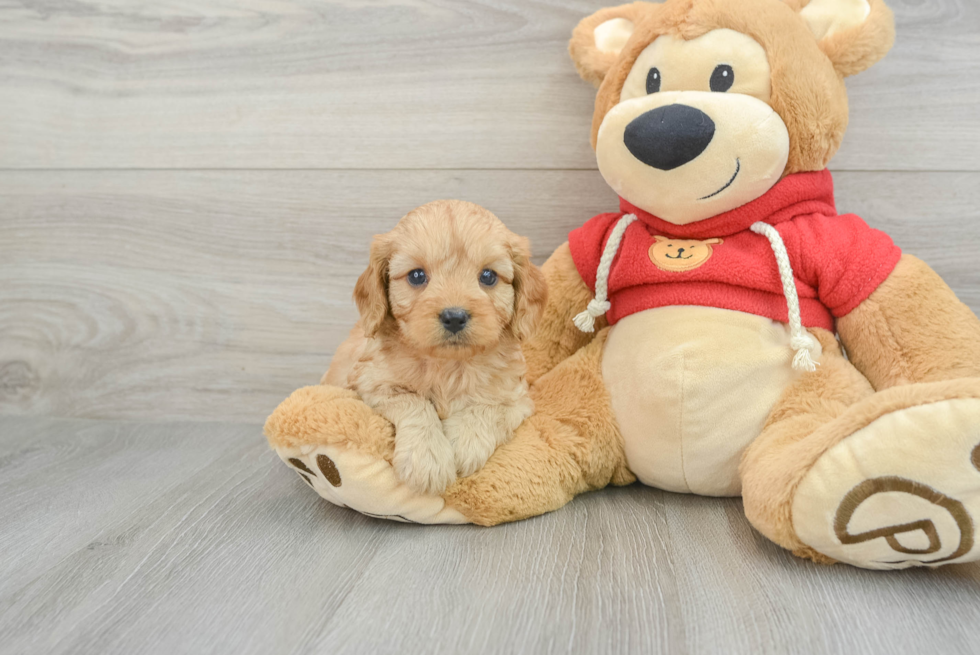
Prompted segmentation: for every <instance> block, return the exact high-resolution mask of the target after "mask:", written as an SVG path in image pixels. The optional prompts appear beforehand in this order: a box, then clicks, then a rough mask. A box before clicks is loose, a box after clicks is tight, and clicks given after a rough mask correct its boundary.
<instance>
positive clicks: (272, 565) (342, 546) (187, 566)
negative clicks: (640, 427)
mask: <svg viewBox="0 0 980 655" xmlns="http://www.w3.org/2000/svg"><path fill="white" fill-rule="evenodd" d="M0 497H2V498H3V499H4V502H3V503H2V504H0V552H2V553H3V557H2V558H0V617H2V619H0V652H2V653H4V654H6V653H10V654H14V653H46V654H51V655H54V654H58V653H64V654H66V655H68V654H71V655H75V654H78V653H104V654H107V655H108V654H114V653H126V654H130V653H141V654H156V653H160V654H163V655H172V654H173V653H238V654H241V655H244V654H247V653H255V654H261V655H265V654H269V653H348V652H358V653H626V652H630V653H752V654H757V653H790V652H809V653H845V654H853V653H921V652H929V653H944V654H953V653H964V654H966V653H976V652H977V636H978V626H980V567H978V566H976V565H959V566H950V567H947V568H944V569H941V570H938V571H921V570H918V571H905V572H889V573H878V572H871V571H864V570H859V569H854V568H850V567H846V566H834V567H823V566H817V565H814V564H810V563H807V562H804V561H801V560H798V559H796V558H794V557H793V556H792V555H790V554H789V553H787V552H785V551H783V550H781V549H779V548H778V547H776V546H775V545H773V544H771V543H770V542H768V541H766V540H765V539H764V538H762V537H761V536H759V535H758V534H757V533H755V532H754V531H753V530H752V528H751V527H750V526H749V525H748V523H747V522H746V520H745V518H744V516H743V515H742V511H741V503H740V502H739V501H738V500H733V499H728V500H719V499H711V498H700V497H696V496H685V495H676V494H670V493H666V492H661V491H656V490H653V489H649V488H646V487H641V486H638V485H634V486H632V487H628V488H625V489H610V490H605V491H602V492H599V493H593V494H589V495H586V496H584V497H582V498H579V499H577V500H576V501H575V502H573V503H571V504H570V505H568V506H567V507H566V508H565V509H563V510H560V511H558V512H555V513H553V514H549V515H547V516H542V517H539V518H536V519H532V520H530V521H525V522H522V523H516V524H511V525H505V526H501V527H498V528H491V529H487V528H478V527H473V526H462V527H450V526H442V527H428V526H415V525H405V524H400V523H389V522H379V521H376V520H374V519H370V518H367V517H364V516H361V515H359V514H357V513H355V512H353V511H351V510H347V509H340V508H337V507H334V506H333V505H330V504H329V503H327V502H326V501H322V500H320V499H319V497H317V496H314V495H313V494H311V493H310V492H309V489H308V488H307V487H306V485H305V484H303V482H302V481H300V479H299V478H298V477H297V476H296V475H294V474H292V473H291V472H290V471H288V470H287V469H286V468H285V467H283V466H281V465H280V464H279V463H278V459H277V458H276V457H275V455H274V454H273V453H271V452H270V451H269V450H268V448H267V447H266V446H265V444H264V443H263V440H262V438H261V433H260V429H259V427H258V426H250V425H229V424H216V423H202V422H196V423H171V424H159V423H151V424H147V423H131V422H115V423H105V422H101V421H86V420H77V419H76V420H66V419H38V418H13V417H9V418H2V419H0Z"/></svg>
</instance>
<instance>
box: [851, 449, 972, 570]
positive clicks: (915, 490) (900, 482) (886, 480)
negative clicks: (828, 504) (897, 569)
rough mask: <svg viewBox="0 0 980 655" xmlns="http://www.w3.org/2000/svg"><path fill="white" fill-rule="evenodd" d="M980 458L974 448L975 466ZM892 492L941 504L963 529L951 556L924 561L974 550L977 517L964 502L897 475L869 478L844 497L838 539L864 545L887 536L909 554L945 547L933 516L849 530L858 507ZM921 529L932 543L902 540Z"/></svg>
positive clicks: (934, 551)
mask: <svg viewBox="0 0 980 655" xmlns="http://www.w3.org/2000/svg"><path fill="white" fill-rule="evenodd" d="M978 457H980V446H978V447H977V449H975V450H974V451H973V461H974V464H975V465H976V464H977V459H978ZM978 468H980V467H978ZM890 492H891V493H895V492H897V493H906V494H910V495H913V496H916V497H918V498H921V499H923V500H926V501H928V502H929V503H932V504H933V505H936V506H937V507H941V508H942V509H944V510H946V511H947V512H948V513H949V515H950V516H951V517H952V518H953V521H955V523H956V526H957V528H958V529H959V532H960V542H959V545H958V546H957V548H956V550H955V551H954V552H953V553H952V554H951V555H948V556H947V557H942V558H940V559H934V560H927V561H923V562H922V563H923V564H938V563H940V562H947V561H950V560H954V559H956V558H958V557H962V556H963V555H965V554H966V553H968V552H970V550H971V549H972V548H973V520H972V519H971V518H970V514H969V513H968V512H967V511H966V508H965V507H964V506H963V503H961V502H960V501H958V500H956V499H954V498H950V497H949V496H947V495H945V494H943V493H941V492H939V491H937V490H935V489H933V488H932V487H930V486H927V485H924V484H922V483H920V482H915V481H914V480H908V479H906V478H901V477H897V476H884V477H880V478H872V479H870V480H865V481H864V482H862V483H861V484H859V485H857V486H856V487H854V488H853V489H851V491H849V492H848V494H847V495H846V496H844V500H842V501H841V504H840V506H839V507H838V508H837V513H836V516H835V517H834V533H835V534H836V535H837V538H838V539H839V540H840V542H841V543H842V544H844V545H851V544H860V543H864V542H866V541H871V540H872V539H880V538H884V539H885V541H886V542H887V543H888V545H889V546H891V548H892V550H894V551H895V552H898V553H903V554H906V555H930V554H932V553H936V552H939V551H940V550H941V549H942V548H943V544H942V540H941V539H940V536H939V531H938V530H937V529H936V525H935V523H933V522H932V520H931V519H923V520H920V521H912V522H909V523H902V524H900V525H892V526H887V527H884V528H878V529H876V530H868V531H867V532H861V533H858V534H851V533H850V532H849V530H848V524H849V523H850V521H851V518H852V517H853V516H854V513H855V512H856V511H857V509H858V507H860V506H861V505H862V504H863V503H864V502H865V501H866V500H868V499H869V498H871V497H872V496H876V495H878V494H881V493H890ZM917 531H921V532H922V533H923V534H924V535H925V536H926V538H927V539H928V540H929V545H928V546H927V547H925V548H909V547H906V546H903V545H902V544H901V543H900V542H899V541H898V538H897V537H898V535H901V534H908V533H911V532H917ZM883 563H888V564H897V563H900V561H896V562H883Z"/></svg>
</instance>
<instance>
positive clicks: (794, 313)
mask: <svg viewBox="0 0 980 655" xmlns="http://www.w3.org/2000/svg"><path fill="white" fill-rule="evenodd" d="M749 229H750V230H752V231H753V232H755V233H756V234H761V235H762V236H764V237H766V238H767V239H769V245H770V246H771V247H772V254H774V255H775V256H776V266H777V267H778V268H779V279H780V280H781V281H782V283H783V295H784V296H786V306H787V309H788V314H789V335H790V339H789V345H790V347H791V348H792V349H793V350H795V351H796V356H794V357H793V368H794V369H795V370H797V371H808V372H811V373H812V372H813V371H815V370H817V366H818V364H817V362H815V361H814V360H813V357H814V353H818V352H819V349H820V343H819V342H818V341H817V340H816V339H814V338H813V335H811V334H810V333H809V332H807V331H806V330H804V329H803V321H802V319H801V318H800V297H799V295H797V293H796V281H795V280H794V279H793V267H792V266H791V265H790V263H789V253H787V252H786V244H785V243H783V238H782V237H781V236H780V235H779V232H778V231H777V230H776V228H774V227H773V226H772V225H769V224H768V223H763V222H761V221H760V222H758V223H753V224H752V227H750V228H749Z"/></svg>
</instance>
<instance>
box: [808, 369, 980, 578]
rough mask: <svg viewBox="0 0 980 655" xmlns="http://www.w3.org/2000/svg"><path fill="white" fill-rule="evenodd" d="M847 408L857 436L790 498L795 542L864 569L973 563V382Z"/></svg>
mask: <svg viewBox="0 0 980 655" xmlns="http://www.w3.org/2000/svg"><path fill="white" fill-rule="evenodd" d="M854 409H855V410H860V411H857V412H850V413H849V416H847V417H846V420H847V422H849V423H850V424H851V425H850V427H851V428H856V429H851V430H850V433H849V434H848V435H847V436H845V437H844V438H842V439H841V440H840V441H839V442H837V443H836V445H834V446H833V447H831V448H830V449H829V450H828V451H827V452H826V453H824V454H823V455H822V456H820V458H819V459H818V460H817V461H816V463H815V464H814V465H813V466H812V468H810V470H809V471H808V472H807V473H806V475H805V476H804V477H803V479H802V481H801V482H800V484H799V486H798V487H797V490H796V493H795V494H794V497H793V502H792V523H793V529H794V530H795V532H796V534H797V536H798V537H799V539H800V540H801V541H802V542H803V543H804V544H806V545H807V546H808V547H810V548H812V549H813V550H815V551H816V552H817V553H819V554H820V555H823V556H825V557H829V558H832V559H834V560H838V561H842V562H847V563H849V564H853V565H855V566H860V567H864V568H872V569H901V568H907V567H911V566H930V567H932V566H939V565H942V564H948V563H952V562H968V561H972V560H977V559H980V543H978V542H980V534H978V528H980V383H978V381H976V380H959V381H953V382H942V383H933V384H921V385H910V386H908V387H903V388H895V389H890V390H887V391H885V392H882V393H878V394H875V395H874V396H872V397H871V398H869V399H868V400H867V401H865V402H864V403H861V407H856V408H854ZM841 418H842V419H845V417H841Z"/></svg>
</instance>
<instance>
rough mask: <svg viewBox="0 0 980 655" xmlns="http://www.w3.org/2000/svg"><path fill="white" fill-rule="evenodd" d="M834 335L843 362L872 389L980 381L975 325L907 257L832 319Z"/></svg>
mask: <svg viewBox="0 0 980 655" xmlns="http://www.w3.org/2000/svg"><path fill="white" fill-rule="evenodd" d="M837 330H838V332H839V334H840V337H841V341H842V342H843V343H844V347H845V348H846V349H847V354H848V358H849V359H850V360H851V362H852V363H853V364H854V366H855V367H857V369H858V370H860V371H861V372H862V373H863V374H864V375H865V376H866V377H867V378H868V379H869V380H870V381H871V384H872V385H873V386H874V388H875V389H878V390H881V389H885V388H889V387H894V386H897V385H901V384H912V383H916V382H936V381H940V380H951V379H956V378H966V377H980V320H978V319H977V317H976V316H975V315H974V314H973V312H972V311H970V308H969V307H967V306H966V305H964V304H963V303H962V302H960V300H959V299H958V298H957V297H956V295H955V294H954V293H953V290H952V289H950V288H949V286H948V285H947V284H946V283H945V282H944V281H943V279H942V278H941V277H939V275H937V274H936V272H935V271H933V270H932V269H931V268H930V267H929V266H928V265H927V264H926V263H925V262H923V261H921V260H920V259H917V258H915V257H913V256H911V255H903V256H902V258H901V260H900V261H899V262H898V265H897V266H896V267H895V269H894V270H893V271H892V273H891V275H889V276H888V278H886V279H885V281H884V282H883V283H882V284H881V286H879V287H878V288H877V289H876V290H875V291H874V293H872V294H871V296H869V297H868V298H867V299H866V300H865V301H864V302H862V303H861V304H860V305H858V306H857V307H856V308H855V309H854V310H852V311H851V312H850V313H849V314H847V315H846V316H844V317H842V318H840V319H838V321H837Z"/></svg>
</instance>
